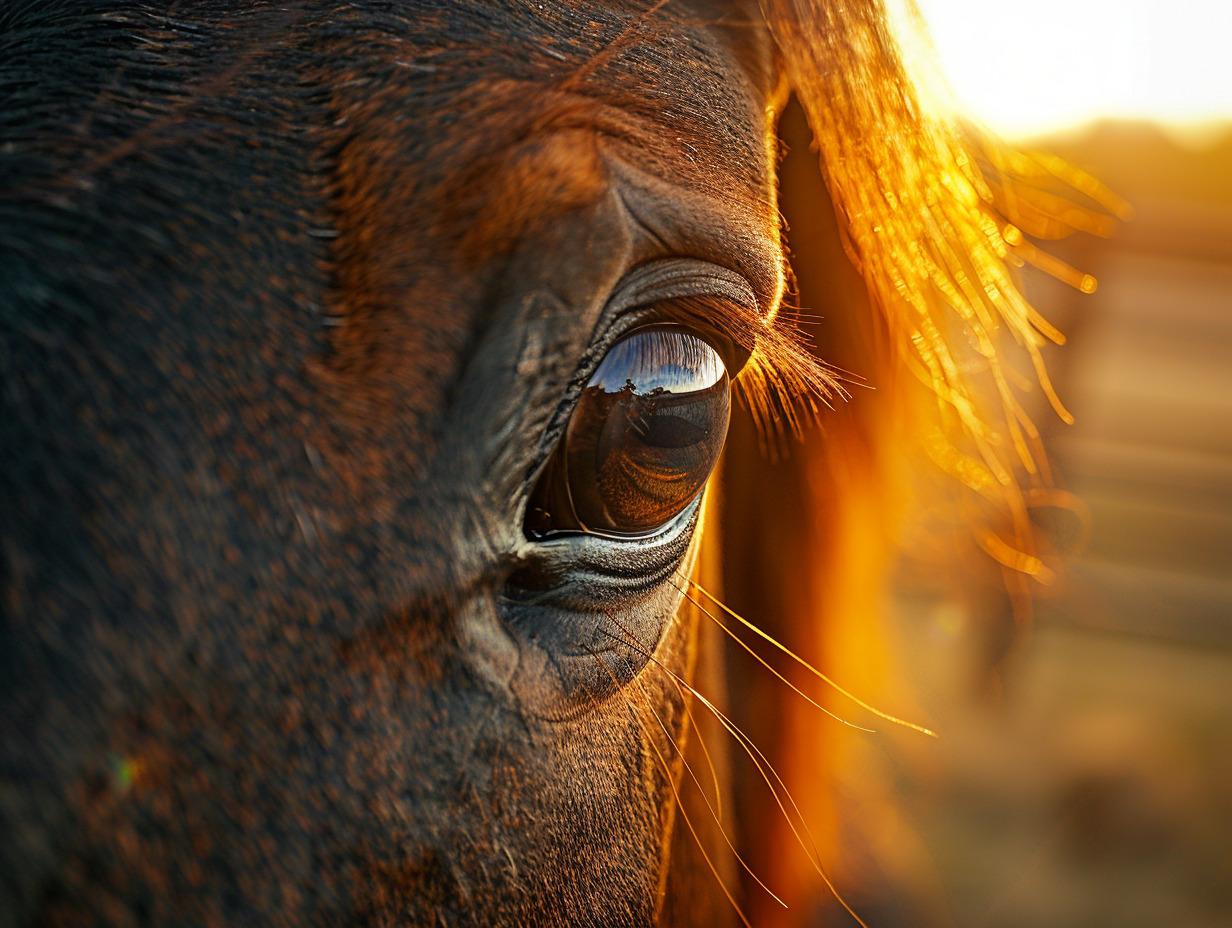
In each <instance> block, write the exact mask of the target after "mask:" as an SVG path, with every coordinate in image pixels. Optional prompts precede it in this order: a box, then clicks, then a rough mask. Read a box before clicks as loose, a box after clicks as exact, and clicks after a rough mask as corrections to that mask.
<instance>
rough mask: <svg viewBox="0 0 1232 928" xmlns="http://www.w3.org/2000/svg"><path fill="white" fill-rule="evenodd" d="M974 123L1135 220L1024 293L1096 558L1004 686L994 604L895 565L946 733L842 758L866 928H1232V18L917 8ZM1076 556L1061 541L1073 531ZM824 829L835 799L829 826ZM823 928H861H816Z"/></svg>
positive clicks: (1064, 475) (1146, 5) (1080, 244)
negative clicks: (1045, 334)
mask: <svg viewBox="0 0 1232 928" xmlns="http://www.w3.org/2000/svg"><path fill="white" fill-rule="evenodd" d="M920 7H921V10H922V12H923V14H924V17H925V19H926V20H927V22H928V24H929V28H930V31H931V33H932V35H933V39H934V42H935V45H936V48H937V52H938V57H939V59H940V65H941V68H942V70H943V71H944V73H945V74H946V75H947V78H948V81H949V84H950V86H951V88H952V89H953V92H954V94H955V96H956V97H957V98H958V100H959V102H960V103H961V104H962V106H963V107H964V108H965V109H966V111H967V112H969V113H971V115H972V116H973V117H975V118H976V119H978V120H980V121H981V122H983V123H984V124H985V125H988V126H989V127H991V128H992V129H993V131H995V132H997V133H998V134H999V135H1001V136H1002V137H1004V138H1007V139H1009V140H1012V141H1014V142H1016V143H1020V144H1023V145H1024V146H1025V147H1026V148H1028V149H1038V150H1043V151H1047V152H1051V153H1054V154H1057V155H1060V156H1061V157H1063V158H1065V159H1066V160H1067V161H1069V162H1070V163H1071V164H1074V165H1076V166H1078V167H1081V168H1083V169H1085V170H1087V171H1089V172H1090V173H1091V174H1093V175H1094V176H1096V177H1097V178H1099V179H1100V180H1101V181H1103V182H1104V183H1105V184H1106V185H1107V186H1109V187H1110V188H1112V189H1113V190H1114V191H1115V192H1117V193H1118V194H1120V195H1121V196H1123V197H1124V198H1126V199H1127V200H1129V201H1130V203H1131V204H1132V205H1133V207H1134V209H1135V211H1136V217H1135V218H1134V219H1133V220H1132V221H1131V222H1129V223H1127V224H1125V225H1123V226H1122V227H1121V228H1120V229H1119V230H1118V232H1117V234H1116V235H1115V236H1114V237H1113V238H1111V239H1108V240H1100V239H1096V238H1092V237H1090V236H1074V237H1072V238H1069V239H1066V240H1063V241H1060V242H1054V243H1042V244H1043V245H1044V247H1045V248H1046V250H1048V251H1049V252H1050V253H1052V254H1054V255H1056V256H1057V257H1059V258H1061V259H1062V260H1064V261H1065V262H1066V263H1068V264H1070V265H1073V266H1075V267H1077V268H1079V269H1080V270H1082V271H1084V272H1086V273H1089V274H1092V275H1094V276H1095V277H1096V278H1097V280H1098V281H1099V287H1098V289H1097V291H1096V292H1095V293H1094V294H1091V295H1087V294H1083V293H1079V292H1078V291H1076V290H1073V289H1071V288H1069V287H1068V286H1066V285H1064V284H1061V283H1059V282H1057V281H1056V280H1054V279H1052V278H1049V277H1047V276H1046V275H1044V274H1041V273H1039V272H1034V271H1031V270H1030V269H1028V270H1027V271H1026V272H1025V280H1026V286H1027V289H1028V293H1029V294H1030V296H1031V297H1032V300H1033V302H1034V304H1035V305H1036V307H1037V308H1039V309H1040V310H1041V311H1042V313H1043V315H1044V316H1045V317H1046V318H1048V319H1049V320H1050V321H1051V322H1052V323H1053V324H1055V325H1056V326H1057V327H1058V328H1060V329H1061V331H1062V332H1064V333H1065V334H1066V335H1067V337H1068V344H1067V345H1066V347H1064V348H1063V349H1059V350H1055V351H1052V352H1051V353H1050V354H1049V356H1048V363H1049V370H1050V373H1051V374H1052V376H1053V377H1054V380H1055V382H1056V385H1057V387H1058V391H1059V393H1060V394H1061V397H1062V399H1063V401H1064V402H1065V403H1066V405H1067V406H1068V407H1069V409H1070V410H1071V411H1072V412H1073V414H1074V416H1075V419H1076V422H1075V424H1074V425H1072V426H1065V425H1063V424H1061V423H1060V422H1059V421H1058V420H1057V419H1056V417H1055V415H1053V414H1052V413H1051V412H1049V411H1048V409H1047V408H1046V406H1045V405H1043V404H1042V403H1041V404H1039V405H1038V407H1037V408H1035V409H1032V410H1031V412H1032V416H1033V418H1034V420H1035V421H1036V423H1037V424H1039V425H1040V427H1041V430H1042V431H1043V432H1044V434H1045V436H1046V440H1047V441H1048V443H1049V447H1050V448H1051V454H1052V459H1053V461H1054V463H1055V465H1056V470H1057V478H1056V479H1057V483H1058V485H1059V486H1061V487H1063V488H1065V489H1066V490H1069V491H1071V492H1072V493H1074V494H1075V495H1076V496H1077V497H1078V498H1080V499H1081V500H1082V501H1083V502H1084V503H1085V505H1086V506H1087V507H1089V509H1090V522H1089V536H1088V537H1087V538H1086V539H1085V543H1083V540H1082V539H1078V542H1077V544H1078V545H1079V547H1077V548H1076V549H1075V550H1076V551H1078V552H1079V553H1078V554H1077V557H1076V559H1075V560H1074V561H1073V562H1072V564H1071V565H1070V569H1069V571H1068V572H1067V575H1066V576H1065V577H1064V578H1063V579H1062V580H1061V581H1060V582H1058V583H1057V584H1054V585H1053V586H1052V587H1047V588H1037V601H1036V608H1035V619H1034V628H1033V631H1032V633H1031V636H1030V638H1029V639H1027V640H1025V641H1024V642H1022V646H1021V650H1020V651H1019V652H1018V653H1017V654H1016V655H1015V656H1014V657H1012V658H1011V659H1010V661H1009V662H1008V663H1007V664H1006V665H1005V667H1004V669H1003V671H1001V672H998V671H997V670H996V669H995V666H994V665H995V663H996V659H997V657H999V656H1000V649H999V647H998V646H997V643H996V642H991V643H990V641H989V637H990V634H991V635H993V636H994V637H995V631H993V632H990V628H991V629H994V630H995V628H996V627H997V622H996V619H995V616H993V617H991V618H992V619H993V621H992V622H990V615H989V614H987V613H989V612H995V611H996V610H997V609H998V608H1002V607H999V606H998V604H997V603H996V602H995V601H988V600H984V601H981V600H979V599H978V598H977V599H976V600H975V601H974V602H973V601H972V600H971V599H970V598H967V599H964V600H960V599H955V598H954V597H952V596H945V595H939V594H938V593H937V592H936V590H935V589H934V587H933V586H932V585H931V584H930V583H928V582H927V577H926V576H925V577H924V579H923V581H922V579H921V571H920V570H919V569H918V565H912V564H911V563H910V562H909V560H907V559H906V558H905V559H904V563H902V564H900V565H899V570H898V572H897V574H896V581H895V583H894V585H893V587H892V589H891V591H890V594H891V595H890V601H891V603H892V604H893V606H892V608H891V609H890V610H889V614H888V615H887V616H886V617H885V621H886V629H885V633H886V641H887V642H888V643H889V646H890V648H891V650H892V652H893V657H892V659H891V664H892V666H894V668H895V670H896V677H897V679H898V681H899V682H898V683H897V684H895V686H894V687H890V688H889V689H888V690H887V692H888V691H891V690H893V689H894V688H896V687H899V686H901V698H902V700H903V701H906V700H908V699H914V700H915V701H916V702H917V704H918V705H919V707H920V708H921V709H922V710H923V712H924V715H925V716H926V718H927V719H928V720H929V722H930V723H931V724H933V725H934V727H936V728H937V730H938V731H939V733H940V735H941V737H940V739H939V740H937V741H935V742H933V741H927V740H924V739H919V738H913V737H910V736H911V734H912V733H910V732H894V733H892V734H891V733H887V735H888V737H881V736H878V737H877V738H874V739H870V738H868V737H867V736H860V735H856V736H854V737H852V736H849V735H847V734H841V735H838V736H836V737H838V738H839V739H840V740H842V741H843V743H844V744H845V745H846V747H845V748H844V749H843V750H841V751H840V752H839V754H840V755H841V757H842V760H840V761H839V762H838V767H837V768H836V772H835V776H836V779H837V780H838V781H839V783H840V785H841V784H844V783H845V784H846V787H845V788H846V789H847V790H848V792H849V794H850V796H851V800H852V802H853V803H855V807H856V808H858V807H859V804H860V802H861V797H865V798H864V800H863V801H864V802H865V803H866V804H868V803H872V804H873V805H874V806H876V805H877V803H878V800H876V799H868V798H867V797H868V796H869V795H870V788H869V784H870V782H874V781H875V782H877V783H879V785H880V787H881V788H883V789H885V790H886V791H887V792H888V793H890V794H892V795H893V796H894V797H895V798H896V801H895V802H894V803H893V807H892V808H882V809H880V811H879V812H878V814H877V815H876V816H874V817H875V818H876V819H877V820H878V821H879V822H880V823H881V824H880V825H879V826H877V828H875V829H869V828H868V827H867V826H866V825H859V824H856V823H857V822H858V821H859V815H853V816H852V822H853V824H852V829H853V830H857V829H862V830H863V831H864V832H865V833H864V834H862V835H856V836H855V837H854V838H853V844H854V845H855V846H862V847H865V848H867V849H868V852H867V853H868V855H869V857H870V859H872V860H873V862H874V869H879V870H880V871H881V872H882V873H883V875H884V879H885V884H884V885H885V887H886V890H885V893H886V894H888V895H889V896H891V897H894V898H881V899H876V898H873V899H870V900H869V902H868V907H867V908H866V909H865V914H866V915H868V917H869V919H870V923H871V924H874V925H880V926H882V928H885V926H886V925H889V924H896V923H900V922H901V923H903V924H911V925H918V924H922V923H934V922H935V923H936V924H939V925H940V924H953V925H957V926H961V928H977V926H979V928H1019V926H1021V928H1033V926H1052V928H1066V926H1074V928H1096V926H1117V928H1138V926H1142V928H1147V926H1160V925H1175V926H1194V928H1204V926H1211V928H1215V926H1226V925H1232V55H1230V54H1229V53H1228V51H1227V48H1226V45H1227V43H1228V41H1229V40H1232V4H1228V3H1217V2H1214V0H1208V2H1169V3H1160V2H1137V3H1135V2H1118V3H1106V2H1091V0H1064V2H1052V0H1033V2H1031V3H1008V2H1005V3H1002V2H961V0H957V2H955V0H920ZM1071 534H1072V532H1071ZM839 805H840V807H841V805H842V803H841V802H840V803H839ZM818 917H819V923H821V924H852V923H853V922H851V921H850V920H847V917H846V916H845V915H842V914H841V913H836V912H835V911H834V910H833V909H832V908H831V909H830V910H829V911H828V912H827V911H826V910H825V907H824V906H823V907H822V911H821V912H819V916H818Z"/></svg>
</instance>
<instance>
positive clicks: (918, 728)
mask: <svg viewBox="0 0 1232 928" xmlns="http://www.w3.org/2000/svg"><path fill="white" fill-rule="evenodd" d="M686 579H687V580H688V582H689V584H691V585H692V586H693V587H695V588H696V589H697V590H698V591H699V592H700V593H701V594H702V595H703V596H705V597H706V598H707V599H708V600H710V601H711V602H712V603H714V604H715V605H716V606H718V607H719V608H720V609H722V610H723V611H724V612H726V613H727V614H728V615H730V616H731V617H732V618H733V619H735V620H736V621H737V622H739V623H740V624H741V625H743V626H744V627H745V628H747V629H749V631H751V632H754V633H755V634H756V635H758V636H759V637H761V638H763V639H764V640H766V641H768V642H770V644H772V645H774V646H775V647H776V648H778V649H779V650H780V651H782V652H783V653H784V654H786V655H787V656H788V657H790V658H791V659H792V660H794V661H795V662H796V663H798V664H800V665H801V666H802V667H804V668H805V669H806V670H808V671H809V672H810V673H812V674H813V675H814V676H816V677H817V678H818V679H819V680H821V681H822V682H823V683H825V684H827V685H828V686H830V687H832V688H833V689H834V690H835V691H837V692H838V693H841V694H842V695H844V696H846V697H847V698H848V699H850V700H851V701H852V702H854V703H855V704H856V705H857V706H859V707H860V708H862V709H866V710H867V711H869V712H871V713H872V714H873V715H875V716H877V717H878V718H881V719H885V720H886V721H887V722H893V723H894V724H895V725H901V726H903V727H904V728H910V729H911V730H912V731H918V732H920V733H922V734H925V735H928V736H929V737H930V738H936V737H937V733H936V732H935V731H933V730H932V729H931V728H925V727H924V726H923V725H917V724H916V723H915V722H908V721H907V720H906V719H900V718H898V717H897V716H894V715H890V714H889V713H888V712H882V711H881V710H880V709H878V708H876V707H875V706H870V705H869V704H868V703H866V702H865V701H864V700H863V699H861V698H860V697H859V696H856V695H855V694H854V693H851V692H849V691H847V690H845V689H843V687H841V686H839V685H838V684H837V683H835V682H834V681H833V680H831V679H830V678H829V677H827V676H826V675H825V674H824V673H822V672H821V671H820V670H818V669H817V668H816V667H814V666H813V665H812V664H810V663H809V662H808V661H806V660H805V659H804V658H802V657H800V656H799V655H798V654H796V653H795V652H794V651H792V650H791V649H790V648H789V647H787V645H785V644H780V643H779V641H778V640H777V639H775V638H774V637H772V636H771V635H769V634H767V633H766V632H764V631H762V630H761V629H760V628H758V627H757V626H756V625H754V624H753V623H752V622H750V621H749V620H748V619H746V618H744V617H743V616H741V615H739V614H737V613H736V612H735V611H733V610H732V609H731V608H730V607H729V606H727V605H726V604H724V603H723V602H721V601H720V600H719V599H718V598H717V597H715V596H713V595H711V594H710V593H708V592H707V591H706V589H705V588H704V587H703V586H702V585H701V584H700V583H698V582H697V581H696V580H693V579H692V578H686ZM810 701H811V700H810ZM835 717H836V718H837V716H835ZM839 721H842V719H839Z"/></svg>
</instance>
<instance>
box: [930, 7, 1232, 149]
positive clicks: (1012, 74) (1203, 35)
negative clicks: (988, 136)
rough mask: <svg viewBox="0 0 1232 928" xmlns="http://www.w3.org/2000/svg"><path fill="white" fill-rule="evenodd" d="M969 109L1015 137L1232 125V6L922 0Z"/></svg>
mask: <svg viewBox="0 0 1232 928" xmlns="http://www.w3.org/2000/svg"><path fill="white" fill-rule="evenodd" d="M917 2H918V4H919V7H920V10H921V12H922V13H923V15H924V19H925V20H926V21H927V23H928V27H929V31H930V32H931V33H932V37H933V41H934V43H935V45H936V47H937V53H938V57H939V58H940V63H941V68H942V70H943V72H944V73H945V76H946V78H947V79H948V81H949V84H950V87H951V89H952V90H953V92H954V94H955V96H956V97H957V98H958V101H959V103H960V104H961V105H962V107H963V108H964V110H966V111H967V112H969V113H971V114H972V115H973V116H974V117H976V118H977V119H979V120H981V121H982V122H984V123H985V124H986V125H987V126H989V128H991V129H993V130H994V131H995V132H998V133H1000V134H1001V135H1002V136H1004V137H1006V138H1024V137H1028V136H1031V135H1038V134H1042V133H1045V132H1052V131H1056V130H1058V129H1065V128H1068V127H1072V126H1076V125H1080V124H1082V123H1085V122H1088V121H1090V120H1092V119H1095V118H1101V117H1124V118H1136V119H1153V120H1157V121H1159V122H1162V123H1165V124H1168V125H1170V126H1173V127H1175V128H1177V129H1180V130H1186V129H1189V130H1194V129H1200V128H1201V126H1202V124H1203V123H1209V122H1212V121H1215V120H1219V119H1228V118H1232V54H1229V53H1228V50H1227V44H1228V41H1229V39H1232V3H1224V2H1211V0H1171V2H1167V3H1163V2H1160V0H1030V2H1007V0H994V2H989V0H917Z"/></svg>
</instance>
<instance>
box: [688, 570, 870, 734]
mask: <svg viewBox="0 0 1232 928" xmlns="http://www.w3.org/2000/svg"><path fill="white" fill-rule="evenodd" d="M672 586H676V584H674V583H673V584H672ZM676 589H678V590H680V592H681V594H682V595H683V596H684V597H685V598H686V599H687V600H688V601H689V602H691V603H692V604H693V605H695V606H696V607H697V608H698V609H700V610H701V611H702V612H703V613H704V614H705V615H706V617H707V618H709V619H710V620H711V621H712V622H714V624H715V625H717V626H719V628H721V629H723V631H725V632H727V634H728V635H730V636H731V638H732V640H733V641H734V642H736V644H738V645H740V647H742V648H744V650H746V651H748V652H749V653H750V654H751V655H753V658H754V659H755V660H756V661H757V662H758V663H759V664H761V665H762V666H763V667H765V668H766V669H767V670H768V671H770V672H771V673H772V674H774V675H775V676H776V677H778V678H779V679H780V680H782V681H783V682H784V683H786V684H787V685H788V686H789V687H791V688H792V689H793V690H795V691H796V692H797V693H799V694H800V695H801V696H803V697H804V698H805V699H806V700H808V702H809V703H810V704H811V705H813V706H816V707H817V708H818V709H820V710H821V711H822V712H824V713H825V714H826V715H828V716H830V718H832V719H834V720H835V721H836V722H842V723H843V724H844V725H846V726H847V727H849V728H854V729H856V730H857V731H866V732H869V733H870V734H875V733H876V730H875V729H872V728H865V727H864V726H863V725H857V724H856V723H855V722H849V721H847V719H845V718H843V717H842V716H840V715H835V714H834V713H833V712H831V711H830V710H829V709H827V708H826V707H825V706H823V705H822V704H821V703H819V702H818V701H817V700H815V699H814V698H813V697H812V696H810V695H809V694H808V693H806V692H804V690H802V689H800V687H798V686H796V685H795V684H794V683H792V682H791V681H790V680H788V679H787V678H786V677H785V676H783V675H782V674H781V673H779V672H778V671H777V670H775V669H774V668H773V667H772V666H770V664H768V663H767V662H766V660H765V658H763V657H762V656H761V655H760V654H758V653H757V652H756V651H754V650H753V649H752V648H750V647H749V646H748V644H747V643H746V642H745V641H744V639H742V638H741V637H740V636H739V635H737V634H736V633H735V632H733V631H732V630H731V629H730V628H728V627H727V626H726V625H724V624H723V622H722V621H720V620H719V617H718V616H716V615H715V614H714V613H713V612H711V611H710V610H709V609H707V608H706V607H705V606H703V605H702V604H701V603H699V602H698V601H697V600H696V599H694V598H693V597H692V596H691V595H689V591H688V590H687V589H683V588H681V587H679V586H676Z"/></svg>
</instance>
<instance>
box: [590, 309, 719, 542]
mask: <svg viewBox="0 0 1232 928" xmlns="http://www.w3.org/2000/svg"><path fill="white" fill-rule="evenodd" d="M729 412H730V399H729V390H728V378H727V371H726V370H725V368H724V367H723V362H722V360H721V359H720V358H719V356H718V353H717V352H716V351H715V350H714V349H713V348H712V347H711V346H710V345H708V344H707V343H706V342H704V341H702V340H701V339H700V338H698V337H697V336H695V335H691V334H689V333H688V332H685V331H683V330H678V329H651V330H648V331H644V332H637V333H634V334H633V335H631V336H629V337H628V338H626V339H625V340H624V341H622V342H620V343H619V344H617V345H616V346H615V347H614V348H613V349H612V350H611V351H610V352H609V353H608V355H607V357H606V358H604V360H603V363H602V364H600V365H599V369H598V370H597V371H596V372H595V375H594V377H592V378H591V381H590V383H589V384H588V385H587V387H586V389H585V390H584V391H583V393H582V397H581V399H580V401H579V402H578V406H577V409H576V410H574V413H573V417H572V419H571V420H570V423H569V428H568V431H567V432H566V435H565V471H566V475H567V480H568V490H569V496H570V497H571V500H572V505H573V513H574V515H575V517H576V519H577V521H578V522H579V523H580V527H581V528H585V529H588V530H590V531H598V532H606V533H612V534H621V535H639V534H645V533H647V532H651V531H654V530H655V529H657V528H659V527H660V526H662V525H663V524H665V523H666V522H668V521H670V520H671V519H672V518H674V517H675V516H676V515H678V514H679V513H680V512H681V511H682V510H683V509H684V508H685V507H686V506H687V505H688V504H689V503H690V502H692V500H693V499H694V497H696V496H697V494H698V492H700V490H701V489H702V487H703V486H704V485H705V483H706V479H707V478H708V477H709V476H710V471H711V470H712V469H713V468H714V464H715V462H716V461H717V460H718V456H719V452H720V451H721V450H722V448H723V439H724V437H725V436H726V434H727V419H728V414H729Z"/></svg>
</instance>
